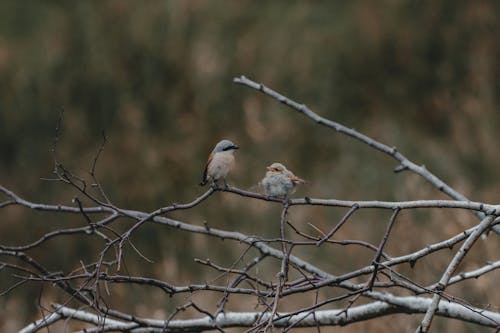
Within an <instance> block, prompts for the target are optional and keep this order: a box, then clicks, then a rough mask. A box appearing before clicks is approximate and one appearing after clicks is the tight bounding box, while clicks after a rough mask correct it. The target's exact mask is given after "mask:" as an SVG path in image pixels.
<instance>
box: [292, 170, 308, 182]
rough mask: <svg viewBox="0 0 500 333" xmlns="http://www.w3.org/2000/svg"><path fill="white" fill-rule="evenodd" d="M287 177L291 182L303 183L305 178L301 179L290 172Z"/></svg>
mask: <svg viewBox="0 0 500 333" xmlns="http://www.w3.org/2000/svg"><path fill="white" fill-rule="evenodd" d="M288 177H289V178H290V180H291V181H292V182H294V183H295V184H305V182H306V181H305V180H304V179H302V178H299V177H297V176H295V175H294V174H293V173H291V172H290V174H289V175H288Z"/></svg>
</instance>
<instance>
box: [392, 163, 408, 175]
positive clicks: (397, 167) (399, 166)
mask: <svg viewBox="0 0 500 333" xmlns="http://www.w3.org/2000/svg"><path fill="white" fill-rule="evenodd" d="M405 170H408V166H406V165H404V164H400V165H398V166H396V167H395V168H394V173H398V172H401V171H405Z"/></svg>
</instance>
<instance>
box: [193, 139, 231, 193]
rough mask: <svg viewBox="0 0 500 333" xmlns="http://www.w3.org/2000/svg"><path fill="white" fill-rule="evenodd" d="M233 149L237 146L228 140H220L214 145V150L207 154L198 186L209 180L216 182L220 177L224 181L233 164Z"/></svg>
mask: <svg viewBox="0 0 500 333" xmlns="http://www.w3.org/2000/svg"><path fill="white" fill-rule="evenodd" d="M235 149H239V147H238V146H237V145H235V144H234V143H232V142H231V141H229V140H222V141H220V142H219V143H218V144H216V145H215V148H214V150H212V152H211V153H210V155H209V156H208V161H207V165H206V166H205V170H204V171H203V178H202V180H201V183H200V186H204V185H206V184H207V183H208V182H209V181H212V182H213V183H217V181H219V180H220V179H222V180H224V183H226V176H227V174H228V173H229V171H231V169H232V168H233V165H234V156H233V153H234V150H235Z"/></svg>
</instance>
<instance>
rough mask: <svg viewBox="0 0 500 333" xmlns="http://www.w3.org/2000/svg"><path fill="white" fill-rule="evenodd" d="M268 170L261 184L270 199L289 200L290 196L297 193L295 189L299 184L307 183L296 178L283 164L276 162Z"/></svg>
mask: <svg viewBox="0 0 500 333" xmlns="http://www.w3.org/2000/svg"><path fill="white" fill-rule="evenodd" d="M266 169H267V172H266V175H265V177H264V178H263V179H262V180H261V182H260V184H261V185H262V187H263V188H264V191H265V192H266V194H267V195H268V196H270V197H273V198H288V195H290V194H291V193H293V192H295V187H296V186H297V185H298V184H304V183H305V180H303V179H301V178H299V177H297V176H295V175H294V174H293V172H291V171H290V170H288V169H287V168H286V167H285V166H284V165H283V164H281V163H277V162H275V163H273V164H271V165H270V166H268V167H267V168H266Z"/></svg>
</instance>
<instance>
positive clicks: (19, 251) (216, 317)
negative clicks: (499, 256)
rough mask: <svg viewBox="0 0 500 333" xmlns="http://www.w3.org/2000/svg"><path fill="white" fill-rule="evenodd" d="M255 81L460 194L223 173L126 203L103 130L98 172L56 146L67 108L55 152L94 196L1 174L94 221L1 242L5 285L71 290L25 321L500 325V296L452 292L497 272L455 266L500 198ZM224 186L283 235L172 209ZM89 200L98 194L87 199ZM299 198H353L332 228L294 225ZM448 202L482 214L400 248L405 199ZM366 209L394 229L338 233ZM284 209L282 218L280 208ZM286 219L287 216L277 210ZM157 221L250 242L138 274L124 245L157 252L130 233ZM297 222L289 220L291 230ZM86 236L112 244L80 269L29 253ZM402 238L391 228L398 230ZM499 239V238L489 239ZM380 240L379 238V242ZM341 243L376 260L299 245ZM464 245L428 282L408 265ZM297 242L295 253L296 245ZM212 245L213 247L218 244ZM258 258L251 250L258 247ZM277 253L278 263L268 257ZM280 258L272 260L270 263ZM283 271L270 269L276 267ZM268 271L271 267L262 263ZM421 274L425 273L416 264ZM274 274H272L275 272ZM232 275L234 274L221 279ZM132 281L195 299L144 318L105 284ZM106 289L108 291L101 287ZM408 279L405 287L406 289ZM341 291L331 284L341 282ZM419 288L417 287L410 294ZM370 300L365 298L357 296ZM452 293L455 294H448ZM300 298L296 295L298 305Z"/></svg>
mask: <svg viewBox="0 0 500 333" xmlns="http://www.w3.org/2000/svg"><path fill="white" fill-rule="evenodd" d="M234 81H235V82H237V83H240V84H244V85H246V86H249V87H251V88H253V89H256V90H259V91H261V92H263V93H264V94H266V95H269V96H271V97H273V98H275V99H277V100H278V101H280V102H282V103H283V104H285V105H287V106H289V107H291V108H293V109H294V110H297V111H299V112H301V113H302V114H304V115H305V116H306V117H308V118H311V119H313V120H314V121H316V122H317V123H319V124H321V125H324V126H327V127H329V128H332V129H334V130H336V131H337V132H339V133H342V134H345V135H348V136H350V137H353V138H355V139H357V140H359V141H361V142H363V143H365V144H368V145H369V146H370V147H372V148H374V149H376V150H379V151H381V152H383V153H385V154H388V155H389V156H391V157H392V158H394V159H396V160H397V161H398V163H399V166H398V167H397V168H396V170H395V171H402V170H406V169H407V170H411V171H413V172H415V173H416V174H418V175H420V176H422V177H423V178H424V179H425V180H427V181H428V182H430V183H431V184H433V185H434V186H435V187H436V188H437V189H439V190H440V191H442V192H444V193H446V194H447V195H449V196H450V197H451V198H452V199H453V200H415V201H394V202H390V201H348V200H338V199H322V198H310V197H305V198H294V199H286V200H282V199H276V198H272V197H268V196H266V195H263V194H261V193H255V192H250V191H246V190H242V189H239V188H237V187H234V186H228V185H224V186H217V185H213V186H212V187H211V188H209V189H208V190H207V191H206V192H205V193H203V194H201V195H200V196H199V197H197V198H194V199H193V200H191V201H190V202H188V203H184V204H178V203H174V204H171V205H168V206H165V207H161V208H158V209H156V210H154V211H152V212H142V211H137V210H130V209H125V208H121V207H118V206H117V205H115V204H114V203H112V201H111V200H110V198H109V197H108V195H107V194H106V193H105V191H104V189H103V187H102V185H101V182H100V181H99V180H98V178H97V172H96V166H97V163H98V159H99V157H100V156H101V155H102V153H103V150H104V146H105V144H106V142H107V139H106V136H105V135H104V133H103V141H102V144H101V146H100V147H99V149H98V151H97V153H96V156H95V158H94V159H93V161H92V163H91V167H90V171H89V174H90V176H91V177H92V183H91V185H90V186H89V185H88V183H87V181H86V180H85V179H84V178H83V177H80V176H78V175H76V174H74V173H72V172H71V171H70V170H69V169H67V168H66V167H65V166H63V164H62V163H61V162H59V160H58V159H57V158H56V144H57V142H58V141H59V139H60V132H61V118H62V114H61V117H60V119H59V121H58V125H57V128H56V139H55V141H54V147H53V150H52V153H53V154H54V161H55V166H54V174H55V176H56V178H55V179H51V180H57V181H59V182H61V183H63V184H66V185H69V186H71V187H73V188H74V189H76V190H77V192H78V193H79V195H81V196H82V197H83V198H85V199H87V200H85V201H83V200H81V199H80V198H79V197H76V198H74V199H73V200H72V203H73V205H48V204H44V203H36V202H32V201H30V200H27V199H25V198H23V197H21V196H19V195H18V194H16V193H15V192H14V191H12V190H10V189H7V188H5V187H4V186H1V185H0V195H1V197H0V209H5V208H7V207H10V206H20V207H24V208H26V209H30V210H36V211H41V212H53V213H57V214H59V216H60V215H61V214H71V215H77V216H80V217H81V218H82V219H83V220H84V221H85V222H86V224H85V225H84V226H81V227H73V228H61V229H58V230H54V231H50V232H47V233H45V234H44V235H42V236H41V237H39V238H38V239H37V240H33V241H30V242H28V243H26V244H24V245H23V244H11V245H6V244H0V272H1V271H3V272H9V274H10V276H11V277H12V278H13V279H14V280H15V281H14V282H12V284H11V285H10V286H7V287H3V288H2V290H1V291H0V296H1V295H5V294H9V293H13V292H15V291H16V290H17V289H19V288H22V287H23V286H25V285H26V284H40V285H42V286H55V287H56V288H58V289H59V290H62V291H63V292H64V293H65V294H66V295H67V298H66V302H65V304H62V305H59V304H54V305H53V309H52V312H51V313H48V314H46V313H45V314H44V315H42V316H43V318H41V319H39V320H37V321H36V322H34V323H32V324H30V325H28V326H26V327H25V328H24V329H23V330H22V332H25V333H27V332H36V331H39V330H40V329H42V328H44V327H51V326H52V325H53V324H54V323H56V322H57V321H60V320H68V319H70V320H73V321H80V322H84V323H87V324H90V326H91V327H90V328H87V329H85V332H106V331H116V330H120V331H130V332H182V331H204V330H211V329H216V330H219V331H223V329H224V328H228V327H246V328H248V331H252V332H253V331H272V330H273V329H274V328H281V329H283V330H284V331H289V330H291V329H293V328H295V327H315V328H317V329H318V330H319V329H320V328H321V327H323V326H331V325H347V324H350V323H354V322H359V321H367V320H372V319H374V318H379V317H383V316H386V315H389V314H397V313H406V314H408V313H413V314H425V316H424V318H423V320H422V323H421V325H420V326H419V327H418V328H417V331H418V332H427V331H428V329H429V327H430V325H431V322H432V318H433V317H434V316H443V317H448V318H454V319H458V320H462V321H467V322H472V323H475V324H477V325H481V326H485V327H494V328H497V329H498V328H499V327H500V313H499V312H498V311H497V310H498V308H497V306H495V305H493V306H491V305H487V306H485V305H483V306H478V305H477V304H474V305H473V304H471V303H469V302H467V301H466V300H462V299H460V298H458V297H455V296H453V295H451V294H450V293H449V292H445V291H446V289H447V287H449V286H450V285H452V284H458V283H462V282H464V281H466V280H469V279H472V278H475V279H477V278H480V277H481V278H488V277H489V276H490V275H489V273H491V272H493V271H495V270H497V269H498V268H500V261H498V260H496V259H492V260H491V261H489V262H488V261H487V258H485V260H484V261H485V262H482V263H476V267H475V268H474V269H473V270H470V271H464V272H459V273H456V271H457V267H458V265H459V264H460V263H461V262H463V260H464V258H465V257H466V255H467V253H468V252H469V250H470V249H471V248H472V247H473V246H474V244H475V241H476V240H477V239H478V238H479V237H480V236H481V235H482V234H484V233H485V232H487V230H488V229H490V228H495V226H496V227H498V226H499V225H500V217H499V212H500V205H495V204H488V203H484V202H475V201H471V200H468V199H467V198H466V197H465V196H464V195H462V194H460V193H458V192H457V191H456V190H455V189H453V188H452V187H450V186H449V185H447V184H446V183H444V181H442V180H441V179H439V178H438V177H437V176H435V175H434V174H432V173H431V172H430V171H428V170H427V169H426V168H425V167H424V166H418V165H417V164H415V163H414V162H412V161H410V160H409V159H408V158H407V157H405V156H404V155H403V154H401V153H400V152H398V151H397V150H396V148H391V147H389V146H387V145H385V144H382V143H380V142H378V141H376V140H374V139H372V138H369V137H367V136H365V135H364V134H361V133H359V132H357V131H355V130H353V129H349V128H346V127H345V126H343V125H341V124H338V123H336V122H334V121H331V120H328V119H325V118H323V117H321V116H319V115H317V114H316V113H314V112H312V111H311V110H310V109H309V108H307V107H306V106H305V105H303V104H299V103H296V102H294V101H292V100H290V99H289V98H287V97H285V96H283V95H281V94H280V93H278V92H276V91H274V90H271V89H270V88H267V87H265V86H264V85H262V84H258V83H255V82H254V81H251V80H249V79H247V78H245V77H243V76H242V77H239V78H235V79H234ZM218 192H225V193H229V194H232V195H236V196H239V197H242V198H243V199H245V200H259V201H262V202H267V203H268V204H270V205H273V204H275V205H281V207H282V210H281V216H280V217H279V226H280V236H279V238H266V237H265V235H254V236H251V235H247V234H244V233H241V232H237V231H228V230H224V229H218V228H213V227H209V226H208V225H203V226H199V225H196V224H193V223H189V222H188V221H181V220H177V219H174V218H172V217H171V213H172V212H175V211H180V210H188V209H194V208H195V207H197V206H198V205H200V204H201V203H203V202H205V201H209V200H210V199H211V198H212V197H213V196H217V193H218ZM84 202H90V203H92V205H93V206H89V205H85V204H84ZM296 206H321V207H324V208H325V209H337V208H342V209H344V208H347V209H348V211H347V212H346V213H345V214H344V215H343V217H342V218H341V219H340V220H339V221H338V222H336V223H335V222H334V223H332V226H331V227H328V229H327V231H325V232H323V231H321V230H320V228H319V227H316V226H314V225H312V224H309V225H310V226H311V227H312V228H313V231H312V233H311V232H310V231H305V230H302V228H300V227H296V226H294V225H293V224H292V223H291V222H290V221H288V219H287V217H288V215H289V214H290V213H292V212H293V209H294V207H296ZM417 208H418V209H449V210H456V209H460V210H466V211H470V212H472V213H473V214H475V215H476V216H478V217H480V218H481V220H482V221H481V223H479V224H478V225H476V226H474V227H472V228H469V229H466V230H461V231H460V232H458V233H457V234H456V235H454V236H452V237H450V238H448V239H441V240H438V241H435V242H433V243H430V244H421V247H420V248H419V249H416V250H413V251H409V252H407V253H404V254H399V255H395V254H393V253H391V251H389V250H388V249H387V246H386V244H387V242H388V240H389V238H390V236H391V230H392V228H393V226H394V224H395V223H396V219H397V217H398V215H399V213H401V212H402V211H405V210H406V211H408V210H414V209H417ZM367 209H379V210H391V211H392V216H391V218H390V219H389V221H385V223H387V225H386V231H385V233H384V234H383V236H382V238H381V239H379V240H378V241H377V242H378V245H374V244H371V243H369V242H367V241H365V240H359V239H339V236H338V235H339V234H340V233H339V232H338V231H339V230H340V229H341V228H343V227H344V226H345V225H346V224H348V223H349V222H350V221H351V220H352V217H353V216H354V215H355V213H356V214H357V213H358V212H359V211H362V210H367ZM277 220H278V219H277ZM126 221H128V222H132V225H131V226H130V227H128V228H127V229H126V231H125V232H123V231H122V232H119V231H117V230H119V228H118V226H119V223H124V222H126ZM276 222H277V221H276ZM145 223H151V224H154V225H156V226H157V227H160V228H161V227H164V228H169V229H171V231H172V232H187V233H192V234H200V235H203V236H205V237H210V238H217V239H221V240H226V241H230V242H231V244H233V243H234V244H235V245H236V244H244V245H245V246H246V248H245V250H244V251H243V252H242V253H241V254H240V255H239V257H238V259H237V260H236V261H235V262H234V263H233V264H232V265H230V266H225V265H222V264H217V263H215V262H214V261H212V260H211V259H210V257H208V258H207V259H196V260H195V261H196V262H197V263H198V264H200V265H202V267H203V269H205V270H207V271H213V272H215V273H217V278H215V279H212V280H210V281H207V282H205V283H188V284H182V285H179V284H176V283H174V282H169V281H165V280H163V279H159V278H156V277H147V276H143V275H140V274H139V275H138V274H137V272H128V270H127V269H125V273H124V272H123V271H124V269H123V268H122V265H123V262H124V259H125V252H124V247H126V246H130V248H131V249H132V250H133V251H135V252H136V253H137V254H138V255H139V257H140V258H142V259H144V260H146V261H148V262H149V259H147V258H146V257H145V256H144V255H143V254H142V253H141V252H140V250H139V249H138V248H137V247H136V246H135V245H134V244H133V243H132V242H131V236H132V235H133V234H136V233H140V232H141V229H140V227H141V226H143V225H144V224H145ZM290 231H291V232H290ZM67 237H81V238H83V239H88V240H89V241H90V240H93V239H98V240H99V241H100V242H102V249H101V251H100V252H99V254H98V256H97V257H96V258H95V261H94V262H91V263H83V262H75V265H74V269H73V270H72V271H70V272H64V271H54V270H51V269H49V268H48V266H47V265H46V264H45V263H43V262H40V261H37V260H35V259H34V257H33V256H32V255H31V254H30V253H31V252H35V251H36V250H38V249H39V248H40V247H41V246H42V245H46V244H50V242H52V241H54V240H55V239H63V238H67ZM391 240H392V238H391ZM488 241H491V238H490V239H489V240H488ZM377 242H376V243H377ZM338 245H342V246H349V247H356V248H360V249H365V250H368V251H370V252H371V253H372V254H371V258H372V260H371V261H367V262H366V263H365V264H364V266H363V267H358V268H353V269H351V270H350V271H347V272H343V273H341V271H340V270H339V271H338V272H337V271H335V270H333V271H331V270H329V269H323V268H320V267H319V266H318V265H316V264H315V262H314V260H313V259H312V258H308V259H305V258H304V257H303V254H302V252H300V251H298V249H304V248H306V249H318V248H320V249H321V250H323V252H325V253H327V251H328V250H330V249H331V248H333V247H335V246H338ZM455 246H457V247H459V249H458V251H457V252H456V253H455V254H454V255H453V258H452V260H451V261H450V262H449V264H448V267H447V268H446V269H445V271H444V272H443V274H442V276H441V278H440V279H439V281H437V282H435V283H432V284H430V285H428V286H425V285H423V284H421V283H419V282H418V281H417V280H416V279H415V278H411V277H410V276H407V275H406V274H407V273H405V272H406V270H405V268H407V267H411V268H412V269H413V270H416V269H417V273H418V267H417V268H416V263H417V262H418V261H420V260H423V259H424V258H426V257H429V256H430V255H431V254H434V253H438V252H444V251H448V250H449V249H452V248H453V247H455ZM292 252H293V253H292ZM208 255H210V253H208ZM249 256H250V257H251V258H252V259H250V260H249V259H248V257H249ZM269 264H270V265H269ZM270 267H271V268H270ZM270 269H271V270H273V271H271V272H270V271H269V270H270ZM264 271H265V272H266V273H268V274H262V272H264ZM417 275H418V274H417ZM269 276H271V277H269ZM221 280H225V281H226V282H225V283H221V282H220V281H221ZM117 284H127V285H136V286H144V287H149V288H156V289H158V290H160V291H162V292H163V293H164V294H166V295H168V296H174V295H184V296H185V299H187V301H186V302H184V304H183V305H179V306H178V307H176V309H175V310H174V311H173V312H171V313H170V314H169V315H168V316H166V318H165V319H163V320H159V319H151V318H140V317H137V316H136V315H133V314H127V313H123V312H121V311H120V310H119V309H115V308H113V307H111V306H110V305H108V303H107V301H106V295H107V296H108V297H112V296H113V295H112V292H111V291H110V288H109V286H110V285H117ZM102 289H104V290H105V291H106V293H104V294H103V293H102V292H101V290H102ZM400 291H403V292H404V293H403V294H399V292H400ZM332 292H334V293H335V295H334V296H332V295H331V293H332ZM208 293H211V294H216V295H220V297H219V298H218V299H219V301H218V302H217V304H214V306H213V307H211V308H207V307H206V306H202V305H201V304H200V303H199V301H198V300H197V299H196V298H195V297H194V296H195V295H207V294H208ZM408 293H410V294H411V295H413V296H401V295H407V294H408ZM297 295H301V297H302V296H303V298H304V299H308V297H309V298H310V299H311V302H310V303H309V304H308V305H297V306H296V307H294V310H292V311H288V312H282V311H280V309H281V308H282V305H287V307H288V308H290V306H291V304H292V305H293V304H294V303H293V302H289V300H290V299H291V297H294V296H297ZM235 297H244V298H245V299H246V303H245V304H248V305H252V304H253V305H254V306H253V307H251V308H249V309H248V311H244V312H232V311H231V303H230V302H229V300H230V298H231V299H232V298H235ZM361 299H363V301H364V303H363V304H361V305H357V304H355V303H358V300H361ZM441 299H445V300H446V302H440V300H441ZM292 307H293V306H292ZM187 311H191V312H190V316H191V318H189V319H177V318H178V315H179V314H180V313H182V312H187Z"/></svg>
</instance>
